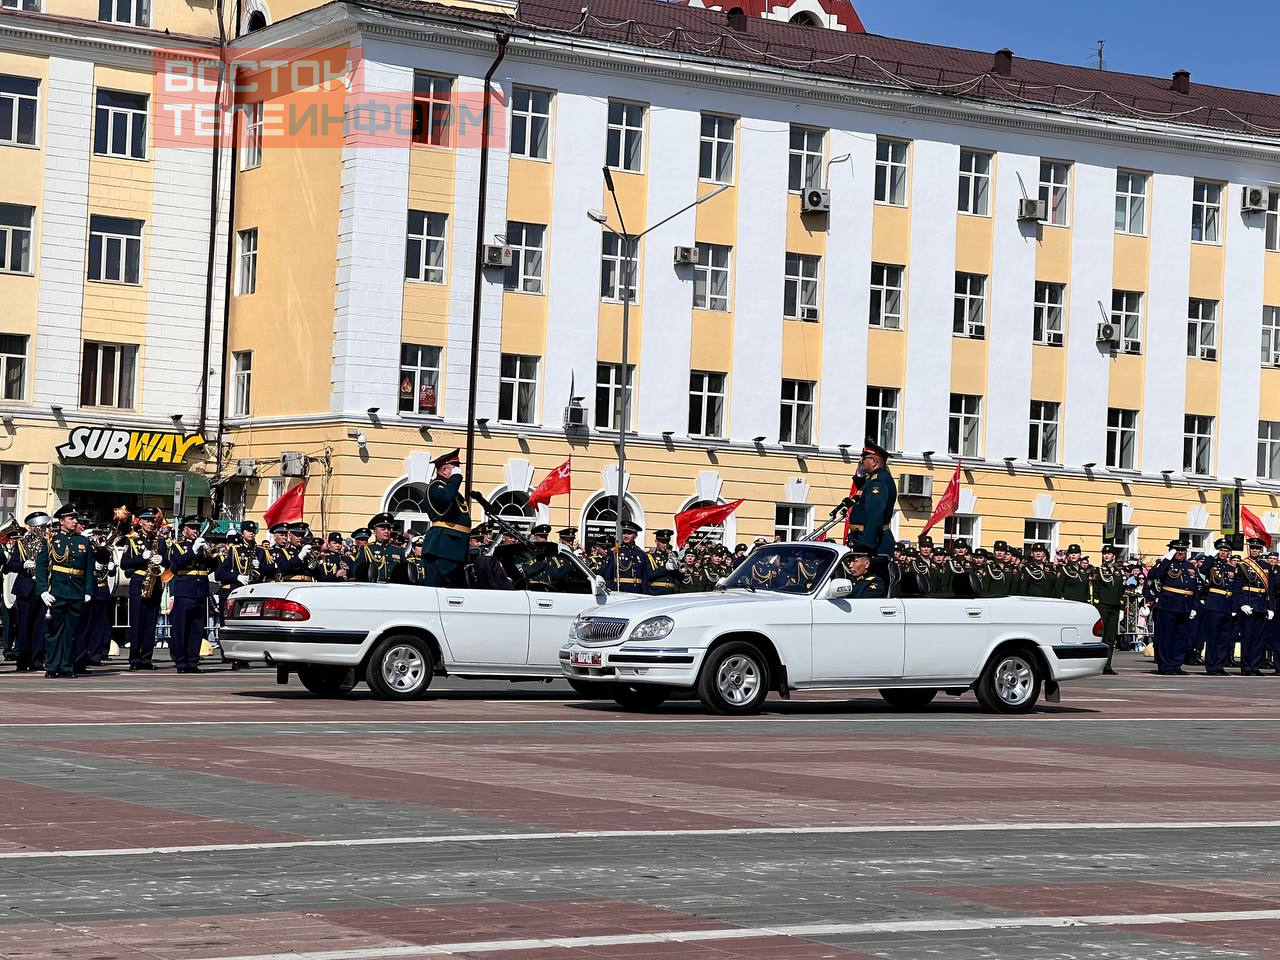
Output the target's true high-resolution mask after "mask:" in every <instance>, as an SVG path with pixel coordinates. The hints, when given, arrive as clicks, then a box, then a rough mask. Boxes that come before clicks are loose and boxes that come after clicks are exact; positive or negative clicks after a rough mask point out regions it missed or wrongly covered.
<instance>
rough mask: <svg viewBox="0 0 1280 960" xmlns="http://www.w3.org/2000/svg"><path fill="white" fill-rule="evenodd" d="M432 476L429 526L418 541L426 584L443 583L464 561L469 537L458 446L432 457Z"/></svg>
mask: <svg viewBox="0 0 1280 960" xmlns="http://www.w3.org/2000/svg"><path fill="white" fill-rule="evenodd" d="M433 462H434V463H435V467H436V475H435V478H434V479H433V480H432V481H431V483H429V484H428V485H427V512H428V513H430V515H431V526H430V527H429V528H428V529H427V534H426V537H424V538H423V541H422V559H423V562H424V563H425V564H426V567H427V571H426V584H427V585H428V586H431V587H443V586H447V585H448V584H449V583H451V582H452V580H453V577H454V574H455V573H457V572H458V571H459V570H461V569H462V565H463V564H464V563H466V562H467V544H468V543H469V542H470V540H471V512H470V510H469V509H468V507H467V498H466V497H465V496H463V494H462V469H461V466H462V460H461V458H460V457H459V456H458V450H456V449H454V450H450V451H449V452H448V453H446V454H443V455H442V456H439V457H436V459H435V460H434V461H433Z"/></svg>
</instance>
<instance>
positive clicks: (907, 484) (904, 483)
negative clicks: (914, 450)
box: [898, 473, 933, 497]
mask: <svg viewBox="0 0 1280 960" xmlns="http://www.w3.org/2000/svg"><path fill="white" fill-rule="evenodd" d="M898 495H899V496H902V497H932V496H933V477H931V476H929V475H928V474H927V473H904V474H902V475H901V476H900V477H898Z"/></svg>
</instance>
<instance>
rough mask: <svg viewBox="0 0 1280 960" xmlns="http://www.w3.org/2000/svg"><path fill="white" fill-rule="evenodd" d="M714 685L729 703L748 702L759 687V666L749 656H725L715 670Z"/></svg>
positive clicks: (739, 704) (738, 704) (740, 703)
mask: <svg viewBox="0 0 1280 960" xmlns="http://www.w3.org/2000/svg"><path fill="white" fill-rule="evenodd" d="M716 687H717V688H718V689H719V691H720V695H721V696H722V697H724V699H725V700H727V701H728V702H729V703H732V704H735V705H737V706H741V705H742V704H745V703H750V702H751V701H752V699H754V697H755V695H756V693H757V691H758V690H759V689H760V666H759V664H757V663H756V662H755V661H754V660H752V659H751V658H750V657H744V656H742V655H741V654H737V655H735V656H732V657H727V658H726V659H725V661H724V662H723V663H721V664H720V669H719V670H717V671H716Z"/></svg>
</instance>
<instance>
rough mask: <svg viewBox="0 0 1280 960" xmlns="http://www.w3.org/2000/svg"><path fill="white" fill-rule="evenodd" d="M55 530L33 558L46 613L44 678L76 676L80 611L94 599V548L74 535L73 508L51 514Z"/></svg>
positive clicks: (64, 508) (74, 513) (68, 506)
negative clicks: (55, 526)
mask: <svg viewBox="0 0 1280 960" xmlns="http://www.w3.org/2000/svg"><path fill="white" fill-rule="evenodd" d="M53 517H54V519H55V520H56V521H57V522H58V530H57V531H56V532H55V533H54V534H53V536H51V537H50V538H49V545H48V548H47V549H45V550H41V551H40V553H39V555H38V556H37V557H36V586H37V588H38V589H39V590H40V600H41V601H42V602H43V604H44V607H45V610H46V611H47V612H46V613H45V615H44V617H45V619H44V626H45V631H46V632H45V645H44V671H45V672H44V675H45V676H46V677H50V678H53V677H72V676H75V665H74V663H73V662H72V647H73V644H74V643H75V637H76V627H77V625H78V624H79V622H80V612H81V610H83V609H84V606H85V605H86V604H88V603H89V602H90V601H92V600H93V545H92V544H91V543H89V541H88V540H87V539H86V538H85V537H83V536H81V535H80V534H79V533H77V532H76V508H75V505H74V504H70V503H68V504H64V505H63V506H62V507H60V508H59V509H58V511H57V512H56V513H55V514H54V515H53Z"/></svg>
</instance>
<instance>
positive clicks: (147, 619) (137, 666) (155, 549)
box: [120, 507, 164, 670]
mask: <svg viewBox="0 0 1280 960" xmlns="http://www.w3.org/2000/svg"><path fill="white" fill-rule="evenodd" d="M135 519H136V520H137V521H138V529H137V530H135V531H134V532H133V533H131V534H129V536H128V537H126V538H125V546H124V553H123V554H122V555H121V557H120V570H121V572H122V573H123V574H124V575H125V576H126V577H127V578H128V581H129V669H130V670H154V669H155V664H154V663H152V662H151V657H152V654H153V653H154V652H155V648H156V621H157V620H159V619H160V598H161V595H162V589H161V584H160V580H159V578H160V576H161V574H163V573H164V557H163V547H164V543H163V541H162V540H161V537H160V532H159V529H158V527H159V521H160V514H159V511H157V510H156V509H155V508H154V507H145V508H143V509H142V510H139V511H138V513H137V516H136V517H135ZM148 582H150V583H151V584H152V586H151V595H150V596H149V597H148V596H144V595H143V593H144V588H145V587H146V585H147V584H148Z"/></svg>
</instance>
